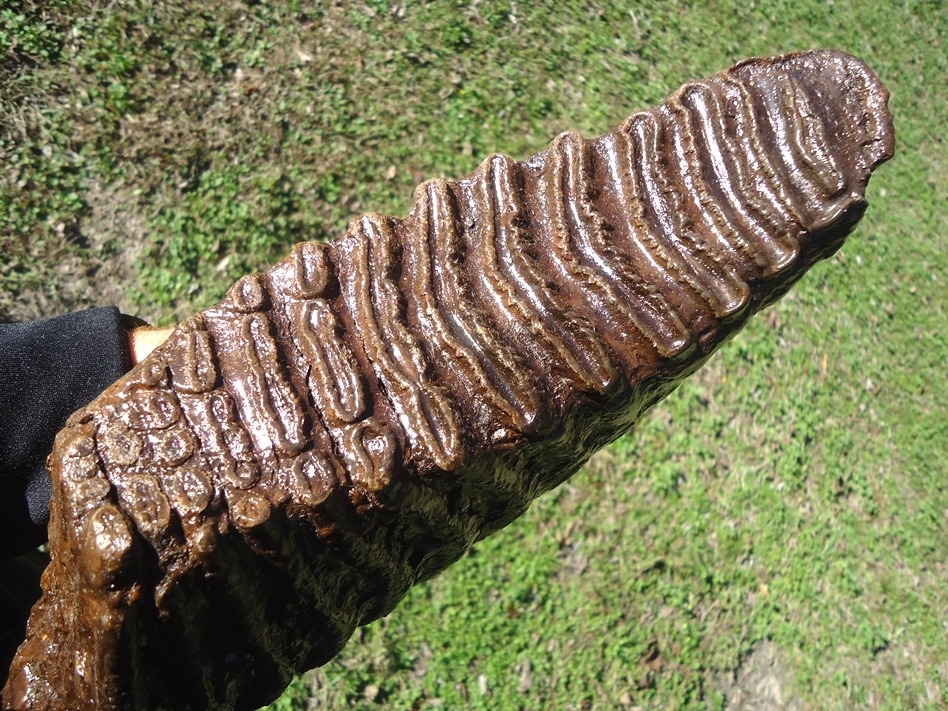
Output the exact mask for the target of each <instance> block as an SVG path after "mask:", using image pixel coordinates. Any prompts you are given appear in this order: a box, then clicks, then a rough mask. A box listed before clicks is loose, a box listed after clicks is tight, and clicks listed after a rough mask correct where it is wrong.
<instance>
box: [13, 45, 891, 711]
mask: <svg viewBox="0 0 948 711" xmlns="http://www.w3.org/2000/svg"><path fill="white" fill-rule="evenodd" d="M886 99H887V93H886V91H885V89H884V88H883V87H882V86H881V84H879V82H878V80H877V79H876V78H875V76H874V75H872V73H871V72H870V71H869V70H868V69H867V68H866V67H865V65H863V64H862V63H861V62H859V61H858V60H856V59H854V58H852V57H849V56H848V55H844V54H842V53H838V52H828V51H822V52H810V53H801V54H793V55H786V56H782V57H774V58H769V59H752V60H748V61H746V62H742V63H741V64H738V65H736V66H735V67H733V68H731V69H729V70H727V71H725V72H723V73H721V74H719V75H717V76H714V77H712V78H710V79H707V80H704V81H701V82H693V83H689V84H686V85H685V86H684V87H682V88H681V89H680V90H679V91H677V92H676V93H675V94H673V95H672V96H671V97H670V98H668V99H667V100H666V101H665V102H664V103H662V104H661V105H660V106H658V107H657V108H655V109H653V110H651V111H645V112H642V113H638V114H635V115H633V116H631V117H630V118H628V119H627V120H626V121H624V122H623V123H622V124H620V125H619V126H618V127H616V128H615V129H614V130H613V131H611V132H609V133H607V134H605V135H604V136H601V137H599V138H596V139H593V140H589V141H587V140H584V139H583V138H582V137H580V136H579V135H578V134H575V133H570V132H568V133H564V134H562V135H560V136H558V137H557V138H556V139H555V140H554V141H553V142H552V143H551V144H550V146H549V147H548V148H547V149H546V150H545V151H543V152H541V153H539V154H537V155H535V156H533V157H532V158H531V159H530V160H529V161H527V162H525V163H518V162H516V161H514V160H512V159H511V158H509V157H507V156H504V155H498V154H495V155H491V156H489V157H488V158H486V159H485V160H484V162H483V163H482V164H481V165H480V166H479V167H478V168H477V169H476V170H475V171H474V173H473V174H472V175H470V176H469V177H467V178H464V179H461V180H459V181H443V180H433V181H429V182H427V183H424V184H422V185H421V186H419V187H418V188H417V190H416V192H415V198H414V205H413V207H412V210H411V213H410V214H409V216H408V217H407V219H404V220H401V219H395V218H391V217H386V216H383V215H378V214H368V215H365V216H362V217H360V218H358V219H356V220H354V221H353V222H352V224H351V225H350V226H349V229H348V231H347V233H346V234H345V236H344V237H342V238H341V239H339V240H337V241H335V242H332V243H329V244H318V243H312V242H308V243H302V244H298V245H297V246H296V247H295V248H294V250H293V252H292V253H291V254H290V256H288V257H287V258H286V259H284V260H283V261H281V262H280V263H278V264H277V265H276V266H274V267H273V268H272V269H271V270H270V271H269V272H267V273H265V274H252V275H250V276H247V277H244V278H243V279H241V280H240V281H238V282H237V283H236V284H235V285H234V286H233V288H232V289H231V290H230V291H229V292H228V294H227V296H226V297H225V299H224V300H223V301H222V303H221V304H219V305H217V306H215V307H212V308H210V309H207V310H206V311H204V312H202V313H200V314H198V315H196V316H194V317H193V318H191V319H189V320H188V321H186V322H184V323H183V324H181V325H180V326H179V327H178V329H177V330H176V331H175V332H174V334H173V335H172V336H171V337H170V338H169V339H168V341H167V342H166V343H165V344H164V345H163V346H162V347H161V348H159V349H158V350H157V351H155V352H154V353H153V354H152V355H151V356H150V357H149V358H148V359H147V360H146V361H144V362H143V363H142V364H140V365H139V366H138V367H137V368H136V369H135V370H133V371H132V372H131V373H129V374H128V375H127V376H126V377H125V378H123V379H122V380H121V381H119V382H118V383H116V384H115V385H113V386H112V387H111V388H110V389H109V390H108V391H106V392H105V393H104V394H103V395H102V396H100V397H99V398H98V399H97V400H96V401H95V402H93V403H92V404H91V405H89V406H88V407H86V408H85V409H83V410H81V411H80V412H78V413H76V414H75V415H74V416H73V417H72V419H71V420H70V422H69V424H68V425H67V427H66V429H64V430H63V432H61V433H60V435H59V437H58V439H57V444H56V449H55V451H54V453H53V455H52V457H51V458H50V470H51V473H52V476H53V482H54V499H53V510H52V521H51V525H50V534H51V535H50V544H51V552H52V558H53V560H52V563H51V565H50V568H49V569H48V571H47V572H46V574H45V575H44V578H43V588H44V595H43V597H42V599H41V600H40V602H39V603H38V604H37V605H36V607H35V608H34V610H33V613H32V616H31V620H30V625H29V630H28V636H27V640H26V642H25V643H24V645H23V646H22V647H21V648H20V650H19V652H18V655H17V658H16V660H15V662H14V664H13V667H12V669H11V674H10V679H9V682H8V684H7V687H6V688H5V690H4V696H3V699H4V708H7V707H11V708H71V709H117V708H126V707H127V708H132V707H134V708H175V709H183V708H195V709H208V708H214V709H218V708H219V709H230V708H247V709H250V708H256V707H257V706H259V705H261V704H264V703H267V702H268V701H270V700H271V699H272V698H274V697H275V696H276V695H278V694H279V693H280V691H281V690H282V689H283V688H284V687H285V685H286V684H287V683H288V681H289V680H290V678H291V677H292V675H293V674H295V673H297V672H299V671H301V670H305V669H308V668H311V667H313V666H317V665H319V664H323V663H325V662H326V661H328V660H329V659H330V658H331V657H332V656H334V655H335V654H336V653H337V652H338V651H339V650H340V649H341V648H342V646H343V645H344V644H345V641H346V639H347V638H348V637H349V635H350V634H351V633H352V631H353V630H354V628H355V627H356V626H358V625H360V624H365V623H367V622H369V621H371V620H373V619H375V618H377V617H379V616H381V615H384V614H386V613H387V612H389V611H390V610H391V609H392V608H393V607H394V606H395V605H396V603H397V602H398V600H399V599H400V598H401V597H402V596H403V595H404V594H405V592H406V591H407V590H408V588H409V587H410V586H411V585H412V584H414V583H415V582H418V581H420V580H424V579H427V578H430V577H431V576H433V575H435V574H437V573H438V572H439V571H441V570H442V569H444V568H445V567H446V566H447V565H449V564H450V563H451V562H453V561H454V560H456V559H457V558H458V557H460V556H461V555H462V554H463V553H464V552H465V551H466V550H467V549H468V548H469V546H470V545H471V544H472V543H473V542H475V541H476V540H478V539H479V538H482V537H483V536H485V535H487V534H489V533H491V532H493V531H495V530H497V529H498V528H500V527H502V526H504V525H506V524H507V523H509V522H510V521H511V520H513V519H514V518H515V517H516V516H518V515H519V514H520V513H522V512H523V511H524V510H525V509H526V507H527V506H528V505H529V502H530V501H531V500H532V499H533V498H534V497H535V496H537V495H538V494H539V493H541V492H543V491H545V490H548V489H550V488H551V487H553V486H556V485H557V484H558V483H560V482H561V481H563V480H564V479H565V478H567V477H568V476H570V475H571V474H572V473H573V472H575V471H576V470H577V469H578V468H579V467H580V466H581V465H582V464H583V463H584V462H585V461H586V459H587V458H588V457H589V455H590V454H592V452H593V451H595V450H596V449H598V448H599V447H601V446H603V445H604V444H606V443H608V442H609V441H611V440H613V439H615V438H616V437H617V436H619V435H620V434H621V433H623V432H624V431H626V430H627V429H628V428H629V427H630V426H631V425H632V423H633V422H634V421H635V420H636V419H637V418H638V417H639V416H640V414H641V413H642V411H643V410H644V409H645V408H647V407H648V406H650V405H651V404H653V403H655V402H656V401H658V400H659V399H661V398H662V397H663V396H664V395H666V394H667V393H668V392H670V391H671V390H672V389H673V388H674V387H675V386H676V385H677V384H678V383H679V382H680V381H681V380H682V379H683V378H684V377H686V376H687V375H688V374H690V373H691V372H693V371H694V370H695V369H696V368H697V367H698V366H699V365H700V364H701V363H702V362H703V361H704V360H705V359H706V358H707V357H708V356H709V355H710V353H711V352H712V351H713V350H714V349H715V348H716V347H717V346H718V345H720V344H721V343H722V342H724V341H725V340H726V339H727V338H729V337H730V336H731V335H733V334H734V333H735V332H736V331H737V330H738V329H739V328H740V327H741V326H743V324H744V323H745V322H746V320H747V319H748V318H749V316H750V315H751V314H752V313H753V312H755V311H757V310H758V309H760V308H761V307H762V306H764V305H766V304H768V303H770V302H771V301H773V300H774V299H776V298H778V297H779V296H780V295H781V294H782V293H784V292H785V291H786V290H787V289H788V288H789V287H790V286H791V285H792V284H793V283H794V282H795V281H796V280H797V279H798V278H799V277H800V276H802V274H803V273H804V272H805V271H806V270H807V269H808V268H809V266H811V265H812V264H813V263H814V262H815V261H817V260H818V259H820V258H823V257H825V256H828V255H829V254H831V253H832V252H833V251H834V250H835V249H837V248H838V247H839V245H840V244H841V243H842V240H843V239H844V238H845V236H846V234H848V232H849V231H850V230H851V229H852V227H853V226H854V225H855V223H856V222H857V221H858V219H859V218H860V217H861V215H862V212H863V210H864V208H865V204H866V203H865V200H864V189H865V185H866V182H867V180H868V179H869V175H870V173H871V171H872V170H873V169H874V168H875V167H876V166H877V165H878V164H879V163H881V162H883V161H884V160H886V159H887V158H888V157H890V156H891V154H892V148H893V137H892V128H891V118H890V117H889V115H888V112H887V109H886V106H885V103H886Z"/></svg>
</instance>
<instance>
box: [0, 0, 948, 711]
mask: <svg viewBox="0 0 948 711" xmlns="http://www.w3.org/2000/svg"><path fill="white" fill-rule="evenodd" d="M946 38H948V10H946V7H945V5H944V3H942V2H937V1H935V2H921V1H907V2H900V3H871V2H859V1H858V0H835V2H817V1H816V0H800V1H798V2H783V1H776V0H774V1H758V2H750V3H738V2H728V1H726V0H722V1H720V2H712V3H707V4H702V5H700V7H699V6H698V4H697V3H671V2H654V1H650V2H635V3H633V2H625V3H623V2H598V3H586V2H582V3H580V2H557V3H553V2H547V3H527V2H500V3H499V2H491V1H488V0H484V1H483V2H471V3H462V2H454V3H452V2H440V1H433V2H428V3H418V4H416V3H409V2H404V3H400V4H389V3H386V2H380V1H379V0H370V1H368V2H354V3H340V4H332V3H302V2H290V1H286V0H285V1H282V2H272V3H262V2H235V1H234V2H231V1H226V0H213V1H209V2H203V3H191V2H185V1H184V0H176V1H174V2H141V1H131V0H116V1H114V2H108V3H107V2H104V1H103V2H90V1H82V2H80V1H73V0H52V1H47V2H39V1H38V0H36V1H33V0H26V1H23V2H10V0H5V1H3V2H0V161H2V164H0V255H2V256H0V312H2V313H3V314H5V315H6V316H7V317H10V318H36V317H40V316H44V315H52V314H53V313H55V312H58V311H62V310H66V309H71V308H77V307H79V306H82V305H86V304H91V303H119V304H120V305H121V306H122V307H123V308H124V309H125V310H126V311H128V312H134V313H138V314H140V315H143V316H145V317H147V318H150V319H153V320H156V321H162V322H169V321H173V320H175V319H176V318H181V317H183V316H185V315H187V314H188V313H190V312H192V311H193V310H195V309H198V308H201V307H203V306H206V305H209V304H210V303H212V302H213V301H215V300H216V299H217V298H219V297H220V295H221V294H222V292H223V289H224V288H226V286H227V285H228V284H229V283H230V282H231V281H232V280H233V279H234V278H235V277H237V276H239V275H241V274H243V273H245V272H246V271H248V270H254V269H260V268H263V267H264V266H265V265H267V264H269V263H270V262H272V261H273V260H274V259H276V258H278V257H280V256H281V255H282V254H284V253H285V252H286V251H287V250H288V248H289V246H290V245H291V244H292V243H294V242H295V241H298V240H301V239H325V238H330V237H332V236H334V235H337V234H340V233H341V231H342V230H343V229H344V226H345V224H346V222H347V221H348V220H349V219H350V218H351V217H352V216H353V215H355V214H358V213H359V212H361V211H366V210H376V211H383V212H389V213H393V214H404V213H405V212H406V210H407V207H408V201H409V198H410V196H411V191H412V188H413V186H414V185H415V184H416V183H417V182H419V181H420V180H422V179H424V178H427V177H434V176H439V175H440V176H449V177H453V176H460V175H463V174H465V173H466V172H468V171H470V170H471V169H472V168H473V167H474V166H475V165H476V164H477V163H478V162H479V161H480V160H481V159H482V158H483V157H484V156H485V155H486V154H488V153H489V152H491V151H504V152H507V153H510V154H512V155H514V156H515V157H518V158H526V157H527V156H529V155H530V154H531V153H533V152H535V151H537V150H539V149H541V148H543V147H544V146H545V145H546V143H547V141H548V140H549V139H550V138H552V137H553V136H554V135H556V134H557V133H558V132H559V131H561V130H563V129H565V128H568V127H569V128H575V129H578V130H580V131H581V132H583V133H584V134H586V135H595V134H598V133H601V132H603V131H605V130H606V129H608V128H609V127H611V126H612V125H614V124H615V123H617V122H618V121H619V120H621V119H622V118H624V117H625V116H626V115H628V114H629V113H631V112H633V111H634V110H636V109H640V108H645V107H648V106H650V105H652V104H654V103H655V102H657V101H659V100H661V99H662V98H663V97H664V96H665V95H666V94H667V93H668V92H669V91H671V90H673V89H675V88H676V87H677V86H678V85H679V84H681V83H682V82H683V81H685V80H687V79H692V78H698V77H701V76H705V75H708V74H711V73H714V72H716V71H719V70H720V69H722V68H724V67H725V66H727V65H729V64H731V63H733V62H734V61H736V60H738V59H740V58H743V57H745V56H750V55H755V54H776V53H780V52H784V51H789V50H793V49H808V48H812V47H835V48H839V49H844V50H847V51H849V52H851V53H853V54H856V55H857V56H860V57H862V58H863V59H865V60H866V61H867V62H868V63H869V64H870V66H872V67H873V68H874V69H875V70H876V71H877V72H878V73H879V75H880V76H881V77H882V78H883V80H884V81H885V83H886V84H887V85H888V86H889V87H890V89H891V91H892V100H891V104H890V105H891V108H892V111H893V113H894V116H895V121H896V130H897V137H898V147H897V151H898V152H897V155H896V158H895V159H894V160H893V161H892V162H890V163H889V164H887V165H885V166H884V167H882V168H881V169H880V170H879V171H878V174H877V175H876V176H875V177H874V178H873V180H872V182H871V184H870V189H869V195H868V197H869V200H870V203H871V207H870V209H869V211H868V213H867V215H866V217H865V219H864V220H863V222H862V224H861V225H860V226H859V228H858V229H857V231H856V233H855V234H854V235H853V237H852V238H851V239H850V241H849V242H848V243H847V245H846V246H845V247H844V249H843V250H842V252H841V253H840V254H838V255H837V256H836V257H835V258H834V259H832V260H831V261H829V262H827V263H825V264H823V265H820V266H818V267H817V268H816V269H814V270H813V272H812V273H811V274H810V275H808V276H807V277H806V278H805V279H804V280H803V282H802V283H801V284H800V285H799V287H798V288H797V289H795V290H794V291H793V292H792V293H791V294H790V295H789V296H788V297H787V298H786V299H784V300H783V301H782V302H781V303H779V304H778V305H777V306H775V307H774V308H772V309H770V310H769V311H768V312H766V313H765V314H763V315H762V316H761V317H759V318H758V319H757V320H756V321H754V322H753V323H752V324H751V326H749V327H748V329H747V330H746V331H745V332H744V333H742V334H741V335H740V336H739V337H738V338H736V339H735V340H734V342H733V343H731V344H729V345H728V346H727V347H726V348H725V349H724V350H723V351H722V352H721V353H720V354H719V355H718V356H716V357H715V358H714V359H713V360H712V362H711V363H710V364H709V365H708V367H706V368H705V369H704V370H703V371H701V372H700V373H699V374H698V375H697V377H695V378H693V379H692V380H691V381H689V382H688V383H686V384H685V385H684V386H682V387H681V388H680V390H679V391H677V392H676V393H675V394H673V395H672V396H671V397H670V398H669V399H668V400H667V401H666V402H665V403H663V404H662V405H660V406H659V407H657V408H655V410H654V411H653V412H652V413H651V414H650V415H649V416H648V417H647V418H646V419H645V420H644V421H643V422H641V423H640V425H639V427H638V428H637V430H636V431H635V432H633V433H632V434H630V435H628V436H626V437H624V438H623V439H622V440H620V441H619V442H617V443H616V444H615V445H614V446H612V447H611V448H610V449H608V450H607V451H606V452H604V453H602V454H600V455H598V456H597V457H595V458H594V459H593V461H592V462H591V463H590V465H589V466H588V467H587V469H586V470H585V471H583V472H582V473H581V474H579V475H577V476H576V477H575V478H574V479H573V480H571V481H570V482H569V483H568V484H566V485H564V486H562V487H561V488H560V489H558V490H557V491H555V492H552V493H551V494H549V495H547V496H545V497H544V498H542V499H541V500H540V501H538V502H537V503H536V504H535V505H534V506H533V508H532V509H531V510H530V511H529V512H528V514H527V515H526V516H524V518H523V519H522V520H520V521H518V522H517V523H516V524H514V525H513V526H511V527H510V528H508V529H507V530H505V531H503V532H502V533H500V534H498V535H496V536H494V537H493V538H491V539H489V540H487V541H484V542H482V543H481V544H479V545H478V546H476V547H475V549H474V550H473V551H472V553H471V554H470V555H469V556H468V557H467V558H465V559H464V560H463V561H461V562H460V563H459V564H457V565H456V566H454V567H453V568H452V569H450V570H449V571H448V572H446V573H445V574H444V575H442V576H441V577H439V578H437V579H436V580H434V581H432V582H431V583H429V584H427V585H423V586H420V587H418V588H417V589H415V590H414V591H413V592H412V593H411V594H410V595H409V597H408V598H407V599H406V601H405V602H404V603H403V604H402V606H401V607H400V608H399V609H398V610H397V611H396V612H394V613H393V614H392V615H391V616H389V617H388V618H387V619H385V620H383V621H380V622H378V623H376V624H374V625H372V626H370V627H368V628H366V629H364V630H362V631H360V632H359V633H358V634H357V635H356V637H355V638H354V639H353V640H352V642H351V643H350V645H349V647H348V648H347V650H346V651H345V652H344V654H343V655H341V656H340V657H339V659H337V660H336V661H335V662H333V663H331V664H330V665H328V666H327V667H325V668H324V669H321V670H318V671H317V672H314V673H311V674H309V675H306V676H304V677H303V678H301V679H300V680H298V681H297V682H294V685H293V686H292V687H291V689H290V690H289V691H288V693H287V694H286V695H285V696H284V697H283V698H281V699H280V700H279V701H277V702H276V703H275V705H274V707H275V708H280V709H294V708H300V709H301V708H306V705H307V703H310V704H316V705H317V707H318V708H369V709H371V708H383V707H384V708H395V709H424V708H438V707H441V708H451V709H454V708H483V709H547V708H550V709H552V708H562V709H569V708H575V709H611V708H643V709H644V708H657V709H664V708H708V707H709V708H751V707H752V704H753V703H755V698H756V699H757V702H758V703H764V704H765V705H763V706H761V708H764V707H768V704H769V707H774V708H779V707H780V706H779V705H778V704H780V703H782V704H784V707H786V708H798V709H804V708H827V709H851V708H878V709H910V708H911V709H915V708H928V709H943V708H945V707H946V706H948V526H946V520H948V463H946V462H948V446H946V444H945V442H946V439H948V412H946V406H945V403H946V402H948V377H946V370H948V369H946V361H948V335H946V327H945V324H946V323H948V217H946V215H948V211H946V198H948V180H946V177H948V176H946V172H948V170H946V167H948V155H946V153H948V148H946V143H945V125H946V123H948V47H946ZM768 695H769V696H768ZM762 699H764V700H762ZM766 699H769V701H766ZM742 704H743V706H742Z"/></svg>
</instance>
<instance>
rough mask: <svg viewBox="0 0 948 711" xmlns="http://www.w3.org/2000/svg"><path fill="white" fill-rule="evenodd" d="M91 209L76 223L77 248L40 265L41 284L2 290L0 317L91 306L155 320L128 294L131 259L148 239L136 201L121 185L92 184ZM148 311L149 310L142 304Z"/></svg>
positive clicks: (25, 317) (31, 317)
mask: <svg viewBox="0 0 948 711" xmlns="http://www.w3.org/2000/svg"><path fill="white" fill-rule="evenodd" d="M85 200H86V203H87V204H88V206H89V210H90V214H89V216H88V217H87V218H85V219H83V221H82V224H81V225H80V228H79V237H78V242H79V247H80V248H79V249H69V248H66V249H65V250H64V251H63V252H62V253H61V254H59V255H58V256H55V257H52V258H50V259H49V260H48V261H47V262H46V264H44V265H43V272H44V274H43V275H42V276H43V278H42V280H41V284H40V285H39V286H33V287H26V288H24V289H22V290H21V291H20V292H19V293H18V294H17V295H16V297H15V298H11V297H9V296H8V295H6V294H4V293H2V292H0V321H35V320H39V319H44V318H50V317H53V316H58V315H60V314H64V313H69V312H71V311H77V310H80V309H84V308H90V307H93V306H118V307H119V309H120V310H121V311H122V312H123V313H128V314H134V315H136V316H140V317H141V318H144V319H145V320H153V319H155V318H156V317H157V316H158V314H157V313H140V311H141V309H137V310H136V309H133V307H132V305H131V302H130V299H129V298H128V290H129V287H130V286H131V285H132V284H134V283H135V280H136V278H137V274H138V272H137V269H136V267H135V262H136V260H137V259H138V258H139V256H140V255H141V253H142V250H143V249H144V247H145V244H146V242H147V240H148V230H147V227H146V224H147V221H146V218H145V216H144V215H143V214H142V213H141V210H140V208H139V207H138V205H137V201H136V200H135V199H134V197H132V196H131V195H128V194H127V193H126V192H125V191H124V190H122V189H121V188H113V187H108V188H105V187H103V186H100V185H93V186H90V188H89V191H88V193H86V195H85ZM146 310H147V309H146Z"/></svg>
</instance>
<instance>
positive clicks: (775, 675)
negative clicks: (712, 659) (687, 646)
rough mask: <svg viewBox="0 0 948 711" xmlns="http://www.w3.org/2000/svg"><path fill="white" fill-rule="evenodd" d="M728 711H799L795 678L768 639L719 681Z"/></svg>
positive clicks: (777, 649)
mask: <svg viewBox="0 0 948 711" xmlns="http://www.w3.org/2000/svg"><path fill="white" fill-rule="evenodd" d="M718 690H719V691H720V692H721V693H722V694H724V698H725V706H724V708H726V709H728V711H799V710H800V709H802V708H803V706H802V705H801V704H800V703H799V702H798V701H797V700H796V698H795V692H794V688H793V677H792V674H791V672H790V669H789V668H788V666H787V662H786V658H785V655H784V653H783V652H782V650H781V649H780V648H779V647H777V646H776V645H775V644H774V643H773V642H770V641H767V640H764V641H761V642H759V643H757V644H756V645H754V648H753V649H752V650H751V653H750V654H749V655H748V656H747V658H746V659H745V660H744V661H743V662H742V663H741V665H740V667H738V668H737V669H736V670H734V671H733V672H731V673H730V674H726V675H724V676H723V677H721V678H720V679H719V680H718Z"/></svg>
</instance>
